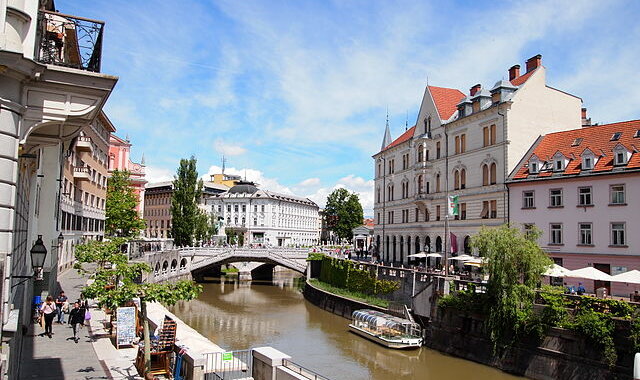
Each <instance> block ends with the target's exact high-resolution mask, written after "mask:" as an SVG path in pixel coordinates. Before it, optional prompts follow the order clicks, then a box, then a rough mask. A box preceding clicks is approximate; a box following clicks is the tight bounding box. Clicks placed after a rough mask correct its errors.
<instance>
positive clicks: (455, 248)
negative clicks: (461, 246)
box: [449, 232, 458, 253]
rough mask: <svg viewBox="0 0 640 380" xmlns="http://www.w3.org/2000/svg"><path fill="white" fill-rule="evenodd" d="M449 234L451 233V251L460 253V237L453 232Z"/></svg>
mask: <svg viewBox="0 0 640 380" xmlns="http://www.w3.org/2000/svg"><path fill="white" fill-rule="evenodd" d="M449 234H450V235H451V253H458V237H457V236H456V235H454V234H453V232H449Z"/></svg>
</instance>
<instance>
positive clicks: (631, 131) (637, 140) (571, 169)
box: [514, 120, 640, 179]
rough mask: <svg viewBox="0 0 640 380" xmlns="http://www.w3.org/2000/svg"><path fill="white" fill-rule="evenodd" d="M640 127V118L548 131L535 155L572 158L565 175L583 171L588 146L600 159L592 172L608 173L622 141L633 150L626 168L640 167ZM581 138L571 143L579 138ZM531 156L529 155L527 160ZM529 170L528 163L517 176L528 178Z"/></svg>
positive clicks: (543, 158) (545, 173) (544, 158)
mask: <svg viewBox="0 0 640 380" xmlns="http://www.w3.org/2000/svg"><path fill="white" fill-rule="evenodd" d="M638 130H640V120H631V121H623V122H619V123H613V124H604V125H596V126H592V127H585V128H580V129H573V130H570V131H563V132H556V133H549V134H548V135H545V136H543V137H542V139H541V141H540V142H539V143H538V146H537V147H536V148H535V149H534V151H533V153H532V155H534V154H535V155H536V156H537V157H538V159H539V160H540V161H541V162H544V161H550V160H552V156H553V155H555V154H556V153H557V152H561V153H562V154H563V155H564V156H565V157H567V158H568V159H569V163H568V164H567V167H566V168H565V170H564V171H563V172H562V174H563V175H575V174H580V172H581V171H582V167H581V166H582V160H581V154H582V153H583V152H584V151H585V150H586V149H587V148H588V149H589V150H591V151H592V152H593V154H594V155H595V157H596V159H597V160H598V162H597V163H596V165H595V167H594V168H593V169H592V170H591V172H596V173H599V172H606V171H611V170H612V169H613V148H615V147H616V145H618V144H620V145H622V146H624V147H625V148H626V149H627V150H629V151H630V152H631V158H629V161H628V162H627V165H625V166H623V168H624V169H638V168H640V152H638V150H639V149H640V137H634V136H635V135H636V133H638V132H637V131H638ZM616 132H621V133H622V134H621V135H620V138H619V139H618V140H615V141H611V137H612V136H613V134H614V133H616ZM578 138H581V139H582V141H581V142H580V144H578V145H576V146H572V145H573V143H574V141H576V139H578ZM530 158H531V156H529V157H527V161H528V160H529V159H530ZM551 175H552V172H551V171H541V172H540V174H538V175H537V177H548V176H551ZM528 177H529V169H528V166H527V165H526V164H525V165H523V166H522V167H521V168H519V169H518V172H517V173H516V175H515V176H514V179H526V178H528Z"/></svg>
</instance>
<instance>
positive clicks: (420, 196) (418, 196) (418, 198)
mask: <svg viewBox="0 0 640 380" xmlns="http://www.w3.org/2000/svg"><path fill="white" fill-rule="evenodd" d="M435 197H436V194H433V193H431V194H427V193H418V194H416V195H415V200H416V201H431V200H433V199H434V198H435Z"/></svg>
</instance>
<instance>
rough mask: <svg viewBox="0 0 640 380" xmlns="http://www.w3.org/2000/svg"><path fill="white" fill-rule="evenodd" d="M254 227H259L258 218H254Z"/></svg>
mask: <svg viewBox="0 0 640 380" xmlns="http://www.w3.org/2000/svg"><path fill="white" fill-rule="evenodd" d="M253 225H254V226H257V225H258V219H257V218H253Z"/></svg>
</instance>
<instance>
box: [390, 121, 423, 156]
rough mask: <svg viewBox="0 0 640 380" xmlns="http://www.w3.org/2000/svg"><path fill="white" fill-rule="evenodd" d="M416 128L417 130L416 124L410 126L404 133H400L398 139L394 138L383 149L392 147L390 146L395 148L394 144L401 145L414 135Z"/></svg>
mask: <svg viewBox="0 0 640 380" xmlns="http://www.w3.org/2000/svg"><path fill="white" fill-rule="evenodd" d="M415 130H416V126H415V125H414V126H413V127H411V128H409V129H407V130H406V131H405V132H404V133H403V134H401V135H400V137H398V138H397V139H395V140H393V141H392V142H391V144H389V145H387V146H386V147H385V148H384V149H383V151H385V150H387V149H390V148H393V147H394V146H396V145H400V144H402V143H403V142H405V141H407V140H409V139H411V137H413V133H414V132H415Z"/></svg>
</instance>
